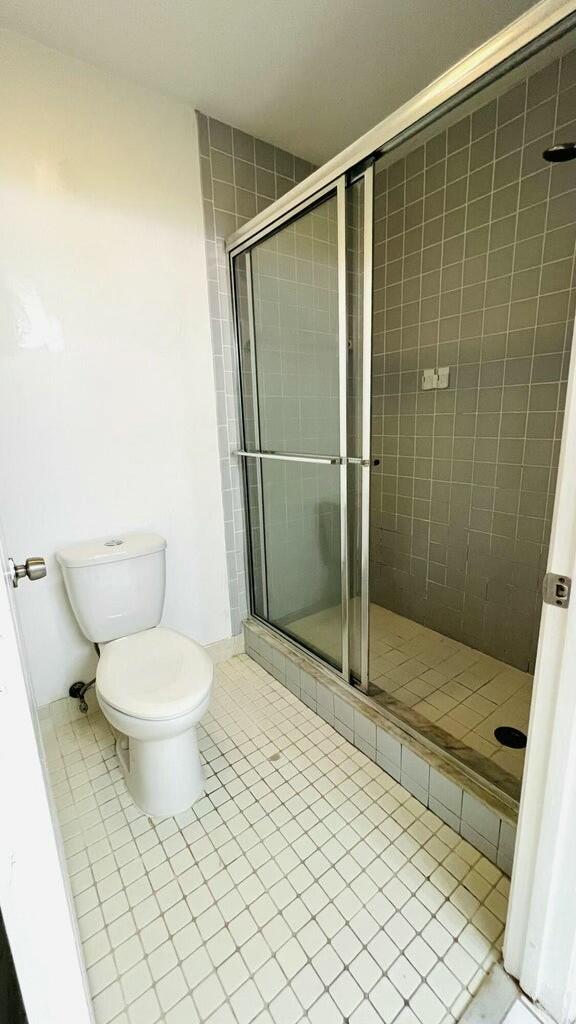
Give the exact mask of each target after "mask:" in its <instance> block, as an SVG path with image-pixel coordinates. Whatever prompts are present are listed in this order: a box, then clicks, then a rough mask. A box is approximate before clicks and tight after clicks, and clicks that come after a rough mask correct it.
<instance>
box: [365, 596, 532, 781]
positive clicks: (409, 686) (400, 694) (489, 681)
mask: <svg viewBox="0 0 576 1024" xmlns="http://www.w3.org/2000/svg"><path fill="white" fill-rule="evenodd" d="M370 628H371V645H372V651H371V655H372V657H371V672H370V680H371V683H372V684H373V686H374V687H376V688H377V689H378V690H382V691H384V692H386V693H389V694H392V696H393V697H394V698H395V699H396V700H399V701H402V702H403V703H404V704H407V705H408V706H409V707H412V708H414V710H415V711H418V712H419V713H420V714H421V715H423V716H424V717H425V718H428V719H429V720H430V721H431V722H434V723H435V725H438V726H440V728H442V729H444V731H445V732H447V733H450V735H451V736H454V737H455V738H456V739H459V740H462V741H463V742H464V743H466V744H467V745H468V746H469V747H472V748H473V749H474V750H477V751H479V753H481V754H484V756H486V757H489V758H490V759H491V760H492V761H494V762H495V763H496V764H497V765H498V766H499V767H500V768H504V769H505V771H508V772H510V774H511V775H515V776H516V777H517V778H522V771H523V768H524V751H523V750H513V749H511V748H509V747H503V746H502V745H501V744H500V743H498V741H497V740H496V738H495V736H494V729H496V728H497V726H499V725H510V726H513V727H514V728H515V729H519V730H521V732H527V730H528V719H529V715H530V701H531V699H532V682H533V676H531V675H529V674H528V673H527V672H520V671H519V670H518V669H516V668H512V667H511V666H510V665H507V664H506V663H505V662H503V661H499V660H498V659H497V658H491V657H489V656H488V655H487V654H482V653H481V652H480V651H475V650H474V649H473V648H472V647H467V646H466V645H465V644H462V643H459V641H457V640H451V639H449V638H448V637H445V636H443V635H442V634H441V633H437V632H436V631H435V630H433V629H428V628H426V627H425V626H420V625H418V624H417V623H415V622H412V621H411V620H410V619H406V618H404V617H403V616H402V615H396V614H395V612H390V611H388V610H387V609H386V608H381V607H380V606H379V605H374V604H373V605H371V618H370Z"/></svg>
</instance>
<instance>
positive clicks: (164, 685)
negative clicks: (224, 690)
mask: <svg viewBox="0 0 576 1024" xmlns="http://www.w3.org/2000/svg"><path fill="white" fill-rule="evenodd" d="M212 675H213V664H212V661H211V659H210V657H209V655H208V654H206V651H205V650H203V648H202V647H200V646H199V645H198V644H197V643H195V642H194V640H191V639H190V637H187V636H183V634H182V633H177V632H176V631H175V630H173V629H166V628H165V627H163V626H155V627H154V628H153V629H147V630H144V631H143V632H140V633H134V634H132V635H131V636H126V637H121V638H120V639H119V640H112V641H110V643H107V644H104V645H102V648H101V651H100V660H99V662H98V669H97V672H96V690H97V692H98V695H99V697H100V698H101V699H102V700H103V701H104V702H105V703H106V704H109V705H110V706H111V707H113V708H116V710H117V711H121V712H123V713H124V714H125V715H130V716H131V717H133V718H141V719H147V720H157V721H159V720H166V719H171V718H177V717H179V716H181V715H186V714H188V713H189V712H191V711H193V710H194V709H195V708H197V707H199V706H200V705H201V704H202V703H203V702H204V701H205V700H206V699H207V698H208V696H209V694H210V689H211V685H212Z"/></svg>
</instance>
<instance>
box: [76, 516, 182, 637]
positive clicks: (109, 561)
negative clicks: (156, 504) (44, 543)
mask: <svg viewBox="0 0 576 1024" xmlns="http://www.w3.org/2000/svg"><path fill="white" fill-rule="evenodd" d="M56 558H57V559H58V562H59V563H60V566H61V569H62V575H63V576H64V583H65V585H66V591H67V594H68V598H69V600H70V604H71V605H72V610H73V612H74V614H75V616H76V618H77V620H78V625H79V626H80V629H81V630H82V632H83V633H84V636H86V637H87V638H88V640H92V641H93V642H94V643H106V641H108V640H117V639H118V638H119V637H121V636H130V635H131V634H132V633H140V632H141V631H142V630H144V629H151V628H152V627H153V626H157V625H158V623H159V622H160V619H161V617H162V607H163V605H164V589H165V584H166V541H165V540H164V538H163V537H160V536H159V535H158V534H156V533H125V534H119V535H118V536H112V537H100V538H98V539H97V540H88V541H84V542H82V543H80V544H71V545H70V546H69V547H66V548H62V550H61V551H57V552H56Z"/></svg>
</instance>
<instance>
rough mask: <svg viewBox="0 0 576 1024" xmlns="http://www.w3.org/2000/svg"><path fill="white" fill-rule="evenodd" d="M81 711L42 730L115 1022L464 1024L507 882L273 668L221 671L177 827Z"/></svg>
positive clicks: (237, 662)
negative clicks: (126, 776)
mask: <svg viewBox="0 0 576 1024" xmlns="http://www.w3.org/2000/svg"><path fill="white" fill-rule="evenodd" d="M402 628H403V627H402ZM383 642H386V641H383ZM390 646H391V645H390ZM69 706H70V705H69V702H63V701H59V702H57V704H56V705H54V706H53V712H52V713H50V714H48V715H46V717H45V718H44V719H43V721H42V729H43V735H44V743H45V748H46V753H47V763H48V767H49V772H50V777H51V784H52V787H53V793H54V798H55V801H56V805H57V810H58V815H59V819H60V824H61V830H62V834H63V839H64V845H65V850H66V856H67V863H68V870H69V874H70V881H71V887H72V891H73V894H74V898H75V904H76V911H77V914H78V922H79V929H80V935H81V938H82V942H83V947H84V954H85V959H86V965H87V969H88V978H89V984H90V989H91V992H92V995H93V1000H94V1009H95V1016H96V1021H97V1024H156V1022H165V1024H198V1022H202V1024H252V1022H253V1024H298V1022H305V1021H311V1022H312V1024H315V1022H318V1024H326V1022H328V1021H329V1022H330V1024H339V1022H340V1024H344V1022H345V1021H347V1022H349V1024H365V1022H368V1021H370V1022H371V1024H379V1022H386V1024H408V1022H412V1024H433V1022H434V1024H441V1022H444V1024H450V1022H454V1021H456V1020H458V1019H459V1017H460V1014H461V1013H462V1010H463V1009H464V1007H465V1006H466V1004H467V1003H468V1001H469V1000H470V998H471V996H472V994H473V993H474V992H475V991H476V990H477V989H478V987H479V985H480V983H481V981H482V979H483V978H484V976H485V975H486V973H487V972H488V970H489V969H490V966H491V965H492V963H493V962H494V961H495V960H497V959H498V957H499V950H500V945H501V938H502V933H503V928H504V920H505V913H506V899H507V895H508V881H507V879H506V878H505V877H504V876H503V875H502V873H501V872H500V871H499V870H498V869H497V868H496V867H494V865H493V864H491V863H490V862H489V861H488V860H486V859H485V858H484V857H483V856H482V855H480V854H479V853H478V852H477V851H476V850H475V849H474V848H473V847H472V846H470V845H469V844H468V843H466V842H465V841H464V840H463V839H461V838H460V836H458V835H457V834H456V833H455V832H453V831H452V830H451V829H450V828H448V826H446V825H444V824H443V823H442V822H441V821H440V819H439V818H437V817H436V816H435V815H434V814H432V813H431V812H430V811H428V810H426V809H425V807H423V805H422V804H420V803H419V802H418V801H417V800H415V799H414V798H413V797H412V796H411V795H410V793H408V792H407V791H406V790H405V789H403V788H402V787H401V786H400V785H398V784H397V783H396V782H395V781H394V780H393V779H392V778H390V776H388V775H387V774H386V773H385V772H384V771H382V769H380V768H379V767H378V766H377V765H375V764H374V763H373V762H372V761H370V760H369V759H368V758H367V757H365V756H364V755H363V754H362V753H361V752H360V751H358V750H357V749H355V748H354V747H352V746H351V745H350V744H349V743H347V742H346V740H344V739H343V738H342V737H341V736H340V735H339V734H338V733H336V732H335V731H334V730H333V729H332V728H331V727H330V726H329V725H327V724H326V723H325V722H323V721H322V719H320V718H319V717H318V716H317V715H315V714H314V713H313V712H312V711H310V710H309V709H308V708H307V707H306V706H305V705H304V704H302V703H301V702H300V701H299V700H298V699H297V698H295V697H293V696H292V695H291V694H290V693H289V692H288V691H287V690H286V689H285V688H284V687H282V686H281V685H280V684H279V683H278V682H276V680H274V679H273V678H272V677H271V676H269V675H268V674H267V673H266V672H265V671H264V670H263V669H261V668H260V667H259V666H258V665H256V664H255V663H254V662H253V661H251V660H250V659H249V658H247V657H245V656H243V655H241V656H238V657H235V658H232V659H231V660H230V661H228V662H226V663H225V664H223V665H220V666H219V667H218V669H217V673H216V685H215V692H214V697H213V701H212V705H211V708H210V711H209V712H208V713H207V714H206V716H205V718H204V720H203V722H202V724H201V726H200V729H199V738H200V746H201V752H202V757H203V760H204V763H205V769H206V795H205V796H204V797H203V798H202V799H201V800H200V801H199V802H198V803H197V804H196V805H195V806H194V808H193V809H191V810H190V811H188V812H186V813H185V814H182V815H180V816H179V817H177V818H168V819H164V820H161V821H160V820H155V819H150V818H149V817H148V816H147V815H145V814H142V812H140V811H139V810H138V808H137V807H135V806H134V804H133V803H132V801H131V799H130V797H129V795H128V793H127V790H126V787H125V784H124V781H123V778H122V774H121V772H120V769H119V766H118V761H117V758H116V754H115V750H114V741H113V737H112V734H111V732H110V729H109V727H108V724H107V722H106V721H105V719H104V718H103V717H102V715H101V714H100V712H99V711H94V712H92V713H91V714H89V715H88V716H87V717H79V718H75V719H73V720H66V719H67V717H68V710H67V709H68V708H69ZM63 709H64V712H63Z"/></svg>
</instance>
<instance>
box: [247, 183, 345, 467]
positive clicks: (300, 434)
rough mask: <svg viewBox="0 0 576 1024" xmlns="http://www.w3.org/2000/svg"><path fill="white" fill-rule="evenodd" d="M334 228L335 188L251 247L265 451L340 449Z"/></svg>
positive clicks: (259, 410)
mask: <svg viewBox="0 0 576 1024" xmlns="http://www.w3.org/2000/svg"><path fill="white" fill-rule="evenodd" d="M337 235H338V220H337V200H336V196H335V195H332V196H331V197H330V198H329V199H327V200H325V201H324V202H322V203H321V204H320V205H318V206H316V207H314V209H312V210H310V211H309V212H308V213H306V214H304V216H302V217H300V219H299V220H297V221H295V222H293V223H291V224H289V225H288V226H287V227H285V228H283V229H282V230H280V231H278V232H276V234H274V235H272V237H270V238H267V239H265V240H264V241H263V242H261V243H260V244H259V245H256V246H254V248H253V249H252V250H251V253H250V258H251V263H252V290H253V315H254V329H253V333H254V362H255V376H256V387H257V409H256V415H257V416H258V418H259V428H260V446H261V450H262V451H272V452H293V453H299V454H303V455H337V454H338V451H339V430H340V427H339V412H340V409H339V372H340V354H339V331H338V237H337ZM252 414H254V410H252Z"/></svg>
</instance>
